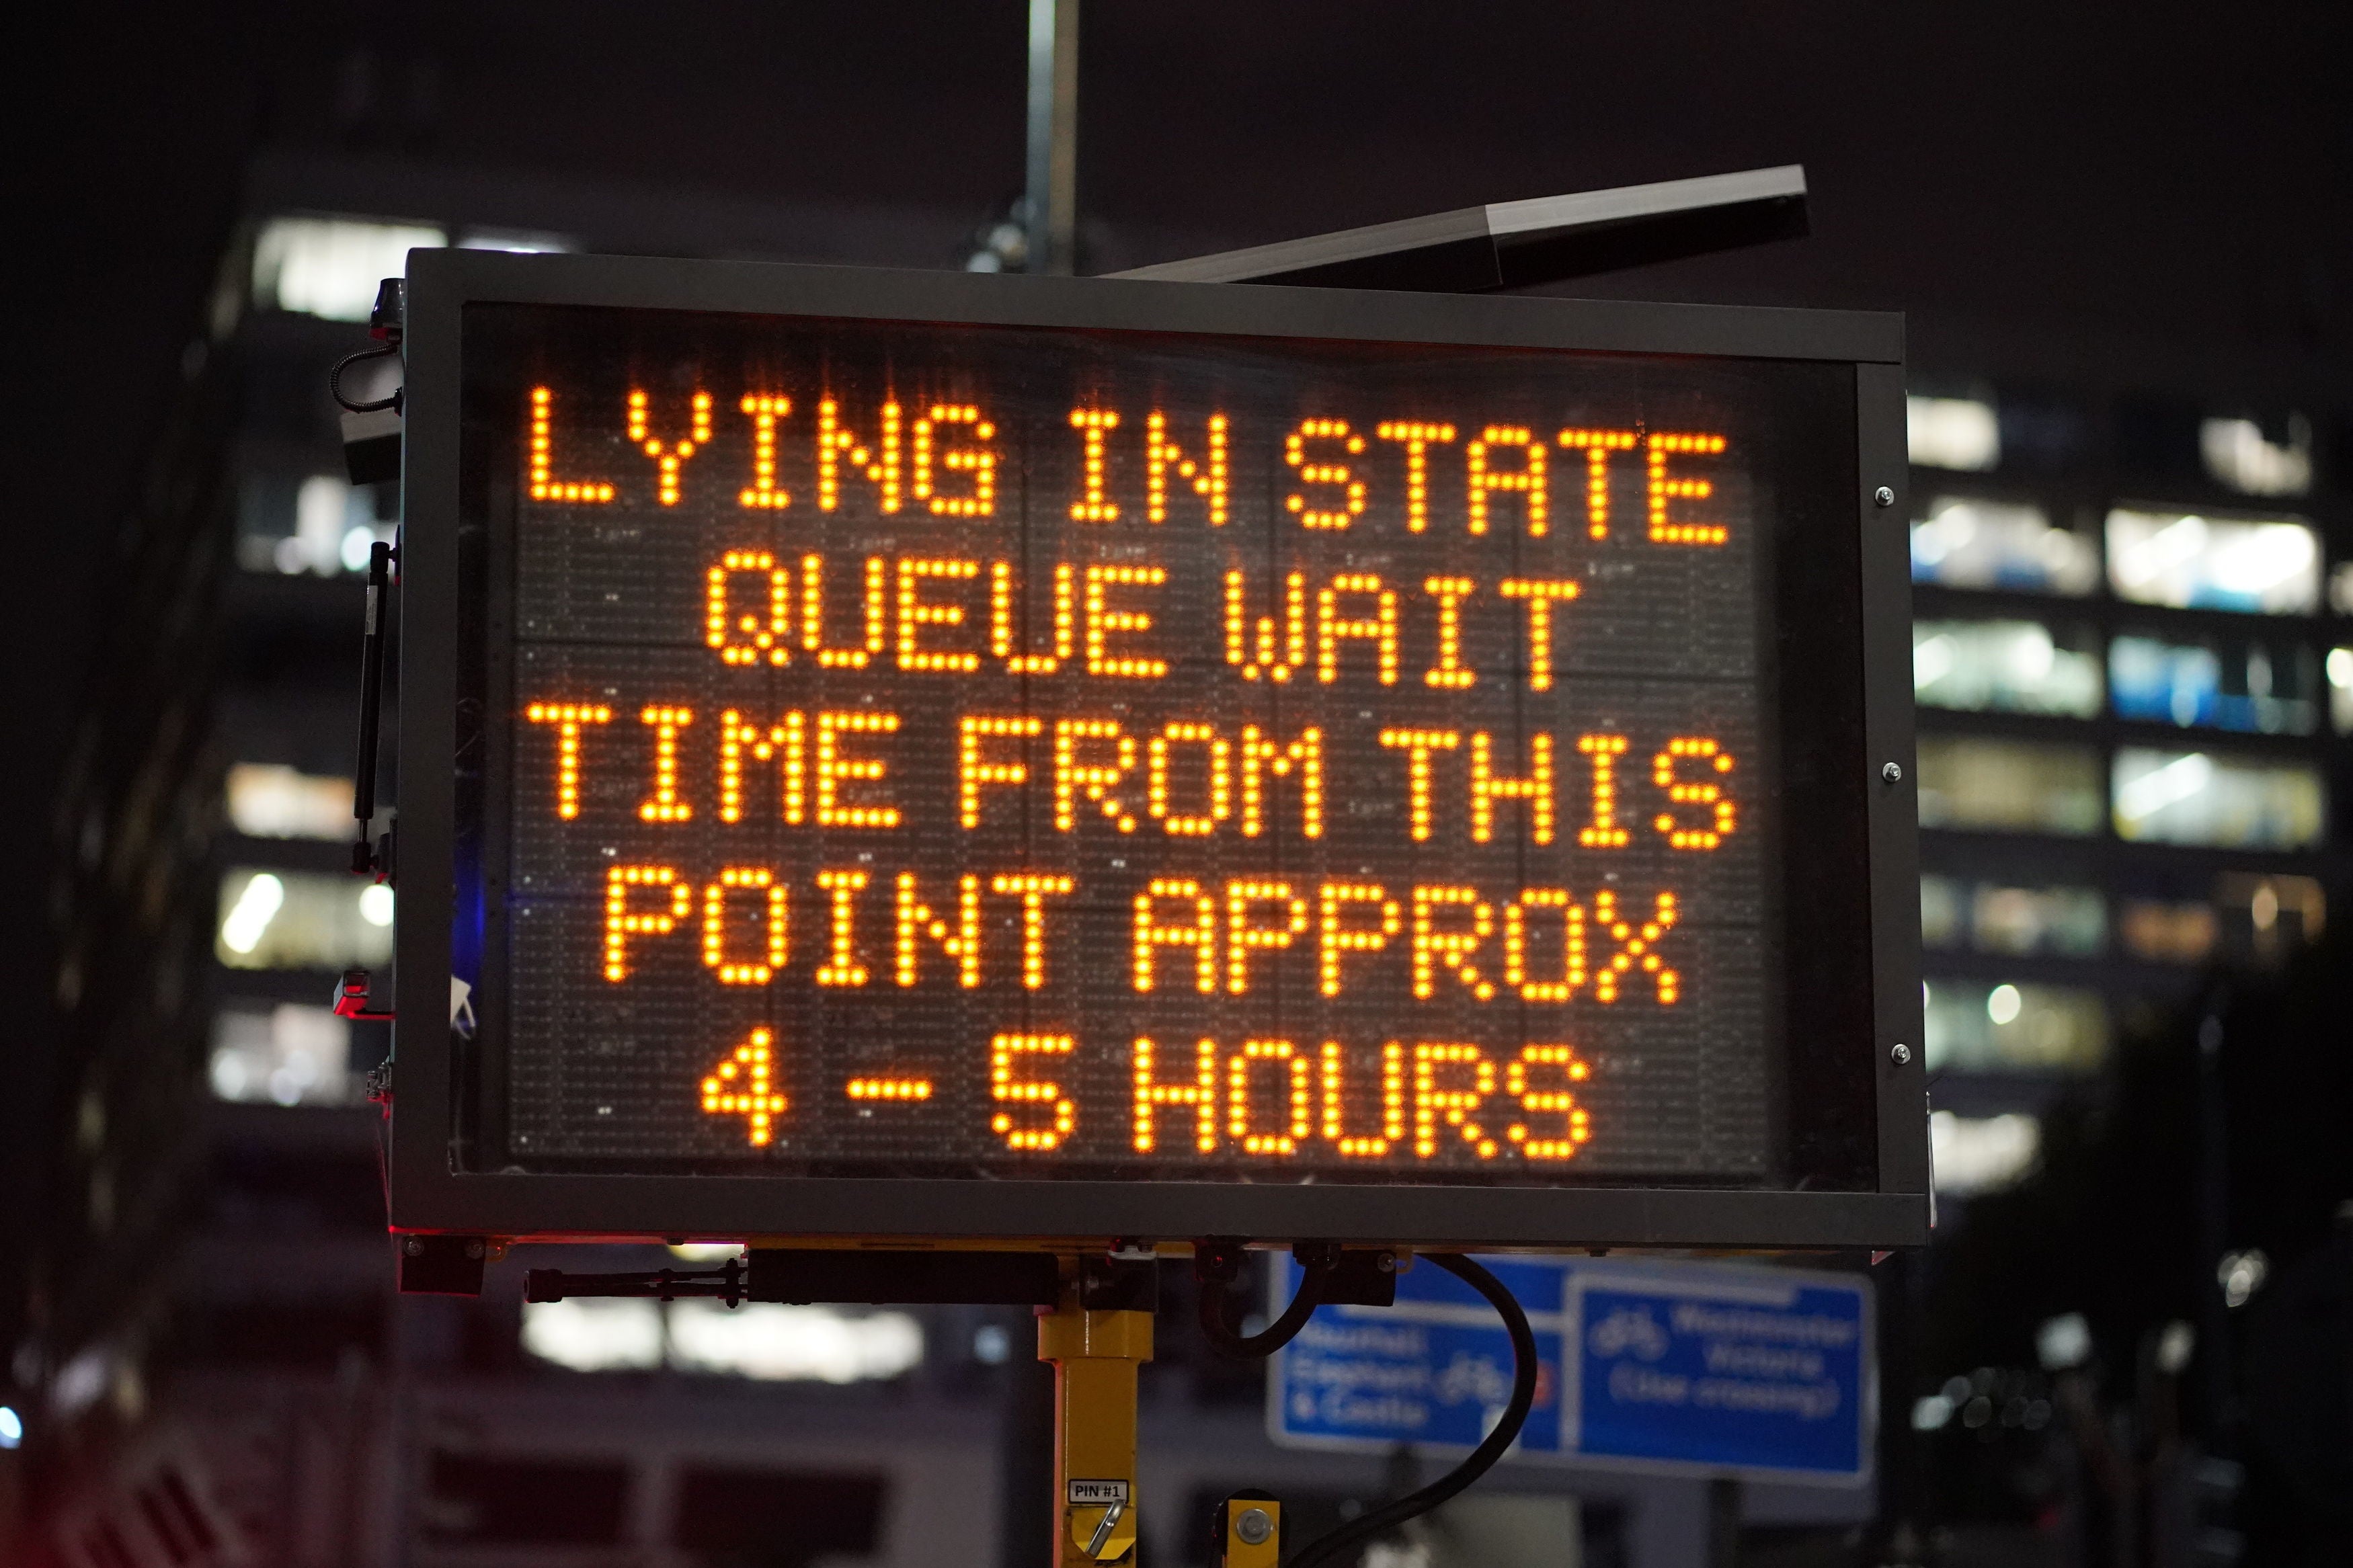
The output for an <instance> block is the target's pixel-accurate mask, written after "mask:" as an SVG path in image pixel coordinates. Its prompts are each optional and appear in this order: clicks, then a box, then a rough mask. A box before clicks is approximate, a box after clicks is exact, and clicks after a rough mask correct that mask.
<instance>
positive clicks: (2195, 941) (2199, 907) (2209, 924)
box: [2116, 899, 2219, 964]
mask: <svg viewBox="0 0 2353 1568" xmlns="http://www.w3.org/2000/svg"><path fill="white" fill-rule="evenodd" d="M2218 931H2219V922H2218V921H2216V920H2215V918H2214V906H2213V905H2211V904H2210V903H2207V902H2205V901H2203V900H2187V901H2179V902H2177V901H2174V900H2165V899H2127V900H2125V902H2124V904H2123V906H2122V907H2121V908H2120V909H2118V910H2117V911H2116V938H2117V940H2118V941H2119V942H2122V943H2123V945H2124V950H2125V951H2126V952H2128V953H2130V954H2131V955H2132V956H2133V957H2135V958H2137V959H2139V960H2141V961H2142V962H2143V963H2183V964H2199V963H2205V962H2206V961H2207V959H2208V958H2210V957H2211V956H2212V955H2213V952H2214V939H2215V937H2216V935H2217V934H2218Z"/></svg>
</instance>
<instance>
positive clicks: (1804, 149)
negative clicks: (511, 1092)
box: [0, 0, 2353, 1206]
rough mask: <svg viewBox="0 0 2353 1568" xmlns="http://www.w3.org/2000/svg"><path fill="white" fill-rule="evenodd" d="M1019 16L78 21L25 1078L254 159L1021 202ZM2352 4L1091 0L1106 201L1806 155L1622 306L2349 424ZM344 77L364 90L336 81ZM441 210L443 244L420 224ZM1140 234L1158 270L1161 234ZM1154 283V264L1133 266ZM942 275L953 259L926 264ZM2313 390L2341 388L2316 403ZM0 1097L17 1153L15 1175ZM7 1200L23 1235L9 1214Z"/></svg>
mask: <svg viewBox="0 0 2353 1568" xmlns="http://www.w3.org/2000/svg"><path fill="white" fill-rule="evenodd" d="M1025 10H1026V7H1025V6H1024V5H1022V4H1021V3H1020V0H979V3H972V4H961V5H942V4H939V3H938V0H932V3H929V4H913V3H911V0H860V4H857V5H843V4H838V3H837V4H833V5H823V6H820V5H800V4H784V3H777V0H770V3H767V4H756V5H755V4H749V3H744V0H710V3H705V4H702V5H695V6H691V7H690V6H645V5H616V4H611V3H609V0H581V3H575V4H570V5H561V6H559V5H551V4H547V3H545V0H530V3H522V4H499V5H482V4H479V3H476V4H470V5H456V4H450V3H448V0H423V3H412V4H410V5H403V6H397V7H393V6H378V7H367V8H363V7H360V6H356V5H336V4H325V3H311V4H304V5H294V4H290V3H285V0H280V3H277V4H256V3H253V0H221V3H220V4H216V5H175V6H168V7H167V6H161V5H132V6H114V7H86V8H74V9H73V10H72V12H71V14H70V15H69V16H67V17H66V18H64V20H63V21H62V24H61V25H62V26H65V27H67V28H69V29H70V31H69V34H68V35H67V36H65V37H59V38H57V39H54V40H52V41H50V42H49V43H48V44H47V47H26V48H24V49H22V50H21V51H20V52H19V53H18V55H17V58H18V59H19V70H20V72H22V73H25V74H37V77H38V78H39V79H41V80H43V81H46V82H47V84H49V85H50V89H51V99H50V101H49V104H48V106H47V110H46V111H45V112H44V113H43V114H42V115H41V116H40V117H39V118H38V119H37V121H30V122H28V123H27V124H26V126H25V127H24V128H23V129H22V130H20V132H19V134H18V135H17V136H16V137H15V138H12V145H13V146H14V147H15V148H16V150H17V152H18V156H19V158H20V159H22V158H24V157H25V155H26V153H27V152H29V154H30V156H29V162H30V164H31V168H30V171H29V172H30V174H31V175H32V184H33V186H34V191H33V195H32V198H31V202H30V204H29V205H23V204H22V203H21V201H20V204H17V205H14V210H13V212H12V215H11V216H12V217H13V218H14V219H15V221H14V222H13V223H12V224H11V228H12V231H13V233H12V237H13V239H14V242H15V247H16V250H17V251H18V253H19V257H20V262H21V261H22V260H23V259H26V258H29V261H30V265H29V267H22V266H20V268H19V269H18V270H19V271H20V278H24V275H29V276H28V278H24V280H20V285H19V288H20V289H21V290H22V291H21V292H20V293H19V294H18V295H17V296H16V300H14V301H13V308H12V310H10V327H11V331H10V333H9V337H10V342H11V351H10V353H8V354H7V355H6V356H5V361H0V374H5V376H6V378H7V380H8V382H9V393H10V396H9V405H10V408H11V410H12V412H11V414H10V416H9V418H8V421H7V424H8V429H9V437H10V438H9V455H10V458H11V463H10V477H11V481H12V483H11V487H10V489H11V500H12V503H13V504H12V505H11V507H10V509H9V510H10V514H11V515H10V521H11V524H12V526H11V529H10V539H11V543H12V552H11V557H10V560H9V562H8V565H7V569H6V570H5V571H0V594H5V601H0V637H5V638H6V643H5V658H0V672H4V673H0V681H5V689H0V700H4V701H5V711H6V713H7V714H8V716H9V720H10V729H11V737H12V743H11V744H10V746H9V748H8V750H9V754H10V758H11V763H12V765H11V766H10V768H9V769H8V773H7V784H6V788H7V792H8V793H7V796H6V801H5V809H6V810H7V813H8V816H7V820H8V821H9V822H11V823H12V824H14V825H15V826H13V827H12V828H11V829H10V830H9V831H7V832H6V833H5V834H0V894H5V899H6V900H7V901H6V906H5V907H6V908H8V909H9V910H12V911H15V918H14V919H13V920H12V921H10V929H11V930H12V931H14V932H15V933H16V934H17V936H18V940H17V941H16V942H10V943H8V944H6V946H5V950H0V1059H5V1060H7V1061H10V1062H12V1063H14V1064H15V1066H16V1068H17V1069H18V1071H19V1073H20V1074H21V1073H22V1072H23V1071H24V1070H25V1069H26V1068H27V1067H28V1066H29V1065H31V1064H35V1063H37V1061H38V1060H39V1058H40V1056H41V1050H40V1042H41V1039H42V1037H43V1034H44V1032H45V1026H44V1024H43V1022H42V1018H43V1007H42V999H43V998H44V997H45V996H46V994H47V989H48V984H49V976H48V968H47V965H48V960H47V953H46V951H45V949H44V947H43V945H42V944H41V943H40V942H38V941H30V940H26V939H27V938H31V937H35V936H36V935H37V928H38V927H39V926H40V924H41V923H42V922H41V917H40V916H39V913H38V911H39V910H40V909H41V907H42V899H43V893H42V888H43V882H44V876H45V871H44V857H45V855H46V832H45V824H46V821H47V796H48V792H49V788H50V784H51V774H52V772H53V768H54V764H55V762H56V760H57V758H58V754H59V753H60V752H61V751H62V749H63V746H64V743H65V742H66V739H67V738H68V736H69V733H70V725H71V718H72V714H73V711H74V705H75V703H76V701H77V700H78V694H79V681H80V678H81V671H82V668H83V667H84V665H85V663H86V658H85V656H86V654H87V651H88V649H89V648H90V647H91V646H92V645H93V639H95V638H98V637H130V636H136V635H137V628H135V627H132V626H123V625H121V624H120V623H119V622H116V621H112V620H110V619H109V618H108V617H107V616H106V615H105V614H104V606H105V602H106V601H105V585H104V580H103V572H102V563H103V561H104V558H105V549H106V542H107V540H108V539H109V538H110V536H111V532H112V531H113V528H114V526H115V523H116V521H117V520H118V519H119V518H120V517H121V515H122V512H123V510H124V508H125V507H126V506H127V505H128V504H130V503H131V501H132V499H133V497H134V496H135V494H136V489H135V487H136V486H137V484H138V483H139V480H140V476H141V471H142V470H141V457H142V451H143V449H144V447H146V445H147V444H148V443H149V441H150V440H151V439H152V437H153V432H154V430H155V429H156V427H157V424H158V421H159V419H160V417H161V415H162V412H163V410H164V408H165V407H166V406H167V404H168V400H169V398H170V396H171V395H172V392H173V389H174V382H175V377H176V374H177V367H178V364H179V363H180V359H181V354H182V350H183V348H184V346H185V344H186V343H187V342H188V341H189V339H190V338H191V336H192V335H194V332H195V324H196V322H197V321H198V319H199V315H200V304H201V300H202V299H203V297H204V294H205V291H206V287H207V285H208V282H209V279H210V274H211V271H212V268H213V267H214V265H215V262H216V257H217V255H218V252H219V249H220V247H221V246H222V244H223V242H224V240H225V238H226V237H227V232H228V227H229V224H230V222H231V220H232V218H233V216H234V214H235V202H236V193H237V180H238V176H239V172H240V169H241V166H242V164H243V162H244V160H245V158H246V157H247V155H248V153H249V152H250V151H251V150H252V149H253V148H255V147H256V146H258V145H263V144H269V143H278V144H284V143H290V142H291V143H314V144H320V145H328V146H333V145H353V144H355V143H356V144H358V145H362V146H365V147H370V148H373V149H375V150H377V151H394V150H403V149H406V150H409V151H414V152H416V153H420V154H422V155H424V156H427V157H431V158H435V159H444V160H448V161H449V162H451V163H459V164H463V165H469V166H479V167H489V168H493V169H502V170H509V171H520V172H525V173H533V172H545V173H548V174H569V175H573V176H580V175H592V176H607V175H610V176H620V177H624V178H627V179H628V180H630V181H632V182H634V183H641V184H652V185H656V186H672V187H679V188H684V189H699V190H706V191H712V192H716V193H722V194H727V195H736V196H739V197H740V196H749V197H754V198H762V199H772V200H776V201H779V202H784V203H797V204H807V203H844V204H850V203H869V202H874V203H884V204H889V205H901V206H913V207H928V208H933V209H936V210H938V211H940V212H942V213H943V214H944V215H945V216H946V217H947V219H948V220H949V221H948V223H947V226H946V232H948V233H950V234H951V235H953V234H954V233H955V232H957V231H958V230H959V229H961V228H962V227H964V226H969V225H971V224H975V223H977V222H979V221H980V220H981V219H982V218H983V217H984V216H987V213H988V212H989V210H990V209H991V208H992V207H993V206H994V205H996V204H997V203H999V202H1001V201H1002V200H1003V199H1005V198H1006V197H1007V196H1008V195H1011V194H1013V193H1014V192H1015V190H1016V189H1017V188H1018V184H1019V180H1020V164H1021V122H1020V116H1021V107H1022V97H1023V85H1022V74H1021V73H1022V66H1023V42H1024V40H1023V33H1024V16H1025ZM1084 40H1085V53H1084V67H1083V70H1084V75H1083V79H1082V207H1083V208H1084V209H1085V212H1086V214H1087V216H1090V217H1091V218H1092V219H1096V220H1100V221H1101V222H1102V223H1103V224H1105V225H1107V226H1111V227H1112V228H1113V229H1114V230H1118V231H1123V232H1125V233H1129V234H1133V235H1136V236H1144V237H1150V236H1176V237H1180V238H1181V237H1187V236H1198V237H1208V238H1209V239H1210V240H1212V241H1217V242H1222V243H1228V244H1245V243H1252V242H1258V241H1263V240H1271V239H1276V238H1282V237H1290V236H1293V235H1299V234H1306V233H1313V232H1316V231H1318V230H1322V229H1326V228H1331V227H1337V226H1347V225H1353V224H1360V223H1368V222H1374V221H1378V220H1381V219H1386V218H1393V217H1402V216H1411V215H1413V214H1416V213H1419V212H1427V211H1431V210H1437V209H1442V208H1447V207H1453V206H1460V205H1469V204H1472V203H1475V202H1482V201H1489V200H1502V199H1509V198H1514V197H1522V196H1534V195H1550V194H1555V193H1558V192H1562V191H1570V190H1578V189H1586V188H1592V187H1597V186H1603V185H1609V184H1623V183H1628V182H1633V181H1640V180H1652V179H1663V178H1672V177H1677V176H1683V175H1690V174H1713V173H1719V172H1724V171H1727V170H1732V169H1738V168H1746V167H1753V166H1757V165H1763V164H1769V163H1789V162H1801V163H1805V164H1806V165H1807V168H1808V172H1809V175H1810V181H1811V185H1812V189H1813V192H1814V196H1813V203H1812V207H1813V214H1814V226H1815V237H1814V238H1812V239H1810V240H1808V241H1805V242H1801V243H1799V244H1796V245H1790V246H1784V247H1777V248H1774V249H1771V250H1767V251H1760V252H1755V253H1750V254H1748V255H1745V256H1735V257H1725V258H1711V259H1707V260H1703V261H1695V262H1690V263H1684V264H1682V265H1680V266H1677V267H1673V268H1662V269H1660V270H1658V271H1656V272H1654V273H1651V274H1646V275H1643V276H1641V277H1640V278H1637V279H1611V280H1599V281H1597V283H1596V284H1595V285H1593V286H1592V291H1597V292H1633V291H1643V292H1651V293H1656V294H1662V295H1667V296H1675V297H1683V298H1712V299H1721V300H1745V299H1756V300H1786V301H1790V302H1808V303H1824V304H1831V303H1836V304H1852V305H1863V306H1873V307H1883V308H1895V309H1905V310H1912V311H1914V312H1915V323H1916V324H1917V326H1918V327H1919V328H1920V333H1919V337H1918V339H1917V340H1916V341H1918V342H1923V343H1934V344H1936V345H1938V346H1940V347H1943V348H1946V349H1947V351H1948V352H1954V351H1960V352H1966V350H1967V348H1968V345H1969V344H1970V343H1972V342H1976V341H1978V339H1979V337H1980V336H1982V337H1984V338H1985V339H1987V341H1990V340H1991V339H1992V338H1995V337H2000V338H2002V339H2005V340H2007V341H2037V342H2046V343H2058V344H2069V343H2072V344H2075V345H2078V346H2079V351H2080V352H2081V353H2085V354H2090V353H2111V352H2114V353H2122V354H2126V355H2129V354H2131V353H2134V352H2136V351H2135V349H2134V347H2133V345H2136V344H2139V345H2147V344H2151V343H2158V344H2164V345H2167V346H2168V347H2171V348H2173V349H2175V350H2176V351H2179V350H2184V349H2186V350H2189V351H2191V352H2193V353H2200V352H2205V351H2206V350H2208V349H2210V348H2211V350H2212V351H2213V352H2214V353H2216V354H2217V355H2218V356H2219V357H2221V358H2231V357H2234V356H2235V357H2238V358H2242V359H2243V358H2246V357H2248V355H2249V354H2250V353H2253V354H2254V355H2255V357H2256V358H2258V359H2261V360H2277V361H2279V362H2280V363H2286V364H2289V365H2291V366H2296V365H2300V366H2302V367H2303V368H2302V370H2301V372H2300V373H2299V374H2301V375H2302V376H2304V377H2306V378H2308V380H2310V381H2316V382H2317V383H2318V384H2321V385H2323V386H2324V387H2326V386H2331V385H2333V386H2335V387H2336V388H2337V398H2338V401H2339V403H2340V405H2341V403H2342V400H2343V396H2344V393H2343V388H2344V385H2345V367H2346V363H2347V361H2348V358H2353V354H2348V347H2349V346H2353V220H2349V219H2348V207H2353V204H2348V201H2347V199H2346V195H2345V193H2346V190H2347V187H2348V175H2353V108H2348V103H2353V93H2348V92H2347V91H2346V89H2345V87H2344V84H2343V72H2344V69H2345V68H2346V66H2347V65H2348V62H2353V28H2348V8H2347V7H2345V6H2344V5H2285V4H2278V3H2275V0H2255V3H2249V0H2242V3H2241V4H2238V5H2228V6H2218V5H2200V6H2196V7H2192V6H2189V5H2184V4H2180V3H2179V0H2160V3H2158V4H2143V5H2052V4H2050V3H2049V0H2037V3H2030V0H1983V3H1978V4H1972V5H1934V6H1931V5H1894V4H1884V3H1882V4H1864V3H1862V0H1792V3H1789V4H1784V5H1775V6H1757V5H1733V4H1729V3H1711V4H1700V5H1685V6H1680V7H1670V6H1600V5H1587V4H1567V3H1562V0H1549V3H1543V4H1535V3H1514V4H1477V5H1430V4H1427V3H1424V4H1418V5H1417V4H1404V3H1401V0H1282V3H1271V0H1212V3H1198V4H1188V5H1144V4H1140V3H1137V0H1092V9H1091V10H1090V11H1089V13H1088V22H1087V26H1086V31H1085V35H1084ZM362 51H364V52H365V53H366V55H367V56H368V58H369V59H370V61H371V62H372V63H371V65H370V67H369V68H368V69H366V70H365V71H361V70H359V69H358V68H356V67H355V66H354V63H353V62H354V60H355V59H356V58H357V56H358V54H359V53H360V52H362ZM418 216H430V215H418ZM1137 243H1140V244H1145V245H1146V246H1148V245H1149V243H1150V241H1149V239H1148V238H1146V239H1144V240H1140V241H1138V242H1137ZM1156 258H1157V257H1155V256H1151V255H1145V254H1139V255H1136V256H1134V259H1136V260H1144V259H1156ZM942 259H943V260H944V261H945V260H948V259H950V257H948V256H943V258H942ZM2331 378H2333V379H2331ZM26 1087H28V1083H27V1080H26V1079H24V1078H22V1077H19V1078H18V1079H17V1080H16V1084H15V1085H14V1086H13V1089H12V1091H11V1092H10V1093H9V1094H7V1096H6V1097H5V1098H6V1100H7V1102H8V1104H9V1106H10V1109H9V1110H8V1111H7V1112H6V1114H7V1115H8V1116H9V1117H11V1118H13V1119H15V1122H16V1124H15V1125H14V1126H0V1138H5V1142H6V1144H7V1146H8V1147H9V1148H10V1149H11V1150H13V1151H14V1157H15V1158H16V1160H17V1161H18V1162H20V1163H18V1164H16V1165H15V1166H12V1167H8V1168H6V1169H5V1170H0V1180H5V1181H6V1182H7V1183H8V1184H9V1186H10V1188H11V1189H13V1190H16V1191H22V1190H23V1189H22V1188H21V1187H16V1185H15V1184H16V1182H18V1181H21V1180H22V1179H23V1176H24V1170H23V1167H22V1165H21V1161H22V1160H24V1159H25V1158H26V1157H28V1156H29V1153H30V1151H31V1149H32V1147H33V1144H32V1142H30V1141H28V1140H27V1139H26V1137H25V1136H24V1133H25V1132H26V1131H29V1129H27V1128H26V1127H25V1125H24V1122H25V1119H26V1118H27V1117H29V1116H31V1115H33V1114H35V1113H36V1110H37V1107H39V1106H40V1105H42V1104H43V1103H45V1101H44V1100H43V1098H42V1097H41V1096H39V1095H27V1094H26V1093H25V1092H24V1091H25V1089H26ZM0 1206H14V1205H8V1204H0Z"/></svg>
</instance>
